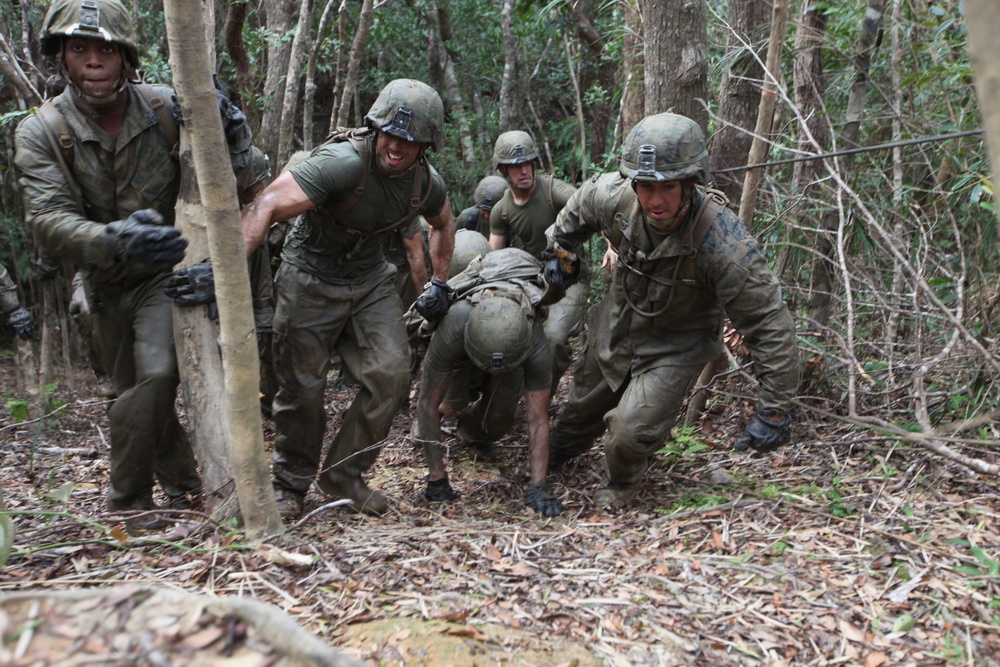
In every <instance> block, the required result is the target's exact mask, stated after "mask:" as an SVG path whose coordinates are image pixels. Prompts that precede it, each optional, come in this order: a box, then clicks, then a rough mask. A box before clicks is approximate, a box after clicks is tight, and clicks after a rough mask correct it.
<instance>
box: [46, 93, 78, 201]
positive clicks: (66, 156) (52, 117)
mask: <svg viewBox="0 0 1000 667" xmlns="http://www.w3.org/2000/svg"><path fill="white" fill-rule="evenodd" d="M36 115H37V116H38V120H39V122H40V123H41V125H42V131H44V132H45V137H46V138H47V139H48V140H49V144H50V145H51V146H52V152H53V153H54V154H55V156H56V161H57V162H58V163H59V168H60V169H61V170H62V173H63V176H65V177H66V184H67V185H68V186H69V190H70V192H71V193H72V195H73V199H74V200H75V201H76V205H77V207H79V209H80V213H81V214H84V213H86V211H87V209H86V207H85V206H84V205H83V193H82V192H81V191H80V184H79V183H77V182H76V178H74V177H73V172H72V171H71V170H70V165H71V164H73V135H71V134H70V133H69V126H68V125H67V124H66V119H65V118H63V115H62V113H61V112H60V111H59V109H57V108H56V105H55V104H54V103H53V102H52V100H46V101H45V102H43V103H42V106H40V107H38V110H37V111H36Z"/></svg>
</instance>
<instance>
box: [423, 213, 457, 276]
mask: <svg viewBox="0 0 1000 667" xmlns="http://www.w3.org/2000/svg"><path fill="white" fill-rule="evenodd" d="M425 217H426V218H427V224H429V225H430V226H431V233H430V237H429V238H428V242H427V245H428V246H429V247H430V249H431V269H432V271H433V273H434V275H433V276H432V277H433V278H437V279H438V280H444V281H447V280H448V266H449V265H450V264H451V255H452V253H454V252H455V215H454V214H453V213H452V212H451V201H450V200H449V199H448V198H447V197H446V198H445V200H444V207H443V208H442V209H441V212H440V213H438V214H437V215H434V216H429V217H428V216H425Z"/></svg>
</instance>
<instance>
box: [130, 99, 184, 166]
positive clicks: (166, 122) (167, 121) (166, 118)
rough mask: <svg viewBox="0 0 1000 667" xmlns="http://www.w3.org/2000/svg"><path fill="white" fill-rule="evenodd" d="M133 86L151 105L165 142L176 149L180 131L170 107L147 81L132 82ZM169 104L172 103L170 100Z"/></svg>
mask: <svg viewBox="0 0 1000 667" xmlns="http://www.w3.org/2000/svg"><path fill="white" fill-rule="evenodd" d="M133 88H134V89H135V91H136V92H137V93H139V95H141V96H142V99H144V100H145V101H146V104H148V105H149V106H150V107H152V109H153V111H155V112H156V117H157V118H158V119H159V121H160V130H161V131H162V132H163V134H164V136H165V137H166V138H167V142H168V143H169V144H170V145H171V146H172V147H173V150H174V151H176V150H177V142H178V141H179V140H180V133H181V131H180V128H179V127H178V126H177V121H175V120H174V116H173V114H172V113H171V109H170V108H168V107H167V105H166V103H165V102H164V101H163V98H162V97H161V96H160V95H159V94H158V93H157V92H156V90H155V89H154V88H153V87H152V86H151V85H149V84H148V83H137V84H133ZM171 104H173V101H172V100H171Z"/></svg>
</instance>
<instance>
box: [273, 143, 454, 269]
mask: <svg viewBox="0 0 1000 667" xmlns="http://www.w3.org/2000/svg"><path fill="white" fill-rule="evenodd" d="M373 148H374V147H373ZM368 167H369V173H368V182H367V183H366V184H365V192H364V194H363V195H362V196H361V198H360V199H358V201H357V202H356V203H355V204H354V206H352V207H351V208H350V209H349V210H347V211H344V212H342V213H338V214H334V213H333V212H331V211H330V210H328V209H325V208H324V206H326V205H332V204H335V203H336V202H339V201H343V200H344V199H346V198H347V197H348V196H350V194H351V192H352V191H353V190H354V188H355V187H356V186H357V184H358V182H359V181H360V179H361V169H362V159H361V156H360V155H359V154H358V152H357V151H356V150H355V149H354V147H353V146H352V145H351V144H350V142H347V141H344V142H339V143H333V144H327V145H326V146H323V147H321V148H320V149H318V150H317V151H316V152H315V153H314V154H313V155H311V156H310V157H309V158H307V159H306V160H304V161H303V162H300V163H299V164H297V165H295V166H294V167H293V168H292V169H291V174H292V177H293V178H294V179H295V182H296V183H298V185H299V187H300V188H302V191H303V192H304V193H305V194H306V196H307V197H309V200H310V201H311V202H313V203H314V204H315V205H316V206H317V207H318V208H315V209H313V210H311V211H309V212H307V213H306V214H305V215H303V216H302V217H301V218H299V220H298V221H297V222H296V224H295V227H294V228H293V229H292V231H291V232H289V234H288V239H287V240H286V241H285V246H284V248H283V249H282V253H281V255H282V259H283V260H284V261H287V262H289V263H291V264H293V265H294V266H297V267H299V268H300V269H302V270H303V271H306V272H307V273H310V274H312V275H315V276H316V277H317V278H319V279H320V280H323V281H324V282H328V283H330V284H333V285H345V284H352V283H357V282H361V281H363V280H366V279H367V278H369V277H371V276H372V275H375V274H377V273H379V272H381V271H385V270H386V268H387V267H386V263H385V256H384V251H383V249H384V246H385V244H386V243H387V242H388V241H389V240H390V239H391V237H392V235H393V234H395V233H397V232H401V233H403V234H404V235H405V236H412V235H413V234H414V233H416V231H417V230H418V229H419V226H418V225H419V222H418V218H417V217H414V218H413V220H411V221H410V222H409V223H408V224H404V225H402V226H400V227H396V228H395V229H391V230H386V231H383V232H379V233H376V232H378V230H380V229H383V228H385V227H386V226H388V225H391V224H392V223H394V222H397V221H399V220H400V219H401V218H403V217H404V216H405V215H406V214H407V212H408V211H409V209H410V194H411V192H412V190H413V178H414V177H415V176H419V177H421V178H423V174H424V173H425V171H424V169H423V167H422V166H420V165H419V164H417V165H415V167H414V168H413V169H412V170H410V171H408V172H407V173H405V174H403V175H401V176H399V177H395V178H389V177H388V176H385V175H384V174H382V172H380V171H379V170H378V167H377V165H376V157H375V152H374V150H372V153H371V157H370V159H369V165H368ZM429 170H430V184H429V186H428V184H427V183H424V185H423V186H422V193H426V192H427V188H428V187H430V193H429V195H428V196H427V199H426V201H424V204H423V206H421V207H420V209H419V210H418V211H417V213H419V214H420V215H423V216H425V217H434V216H437V215H439V214H440V213H441V211H442V210H443V209H444V205H445V202H446V201H447V196H448V195H447V189H446V187H445V183H444V179H443V178H441V175H440V174H438V173H437V171H436V170H435V169H434V168H433V167H430V168H429ZM421 196H422V195H421Z"/></svg>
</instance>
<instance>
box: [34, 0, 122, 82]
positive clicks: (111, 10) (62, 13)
mask: <svg viewBox="0 0 1000 667" xmlns="http://www.w3.org/2000/svg"><path fill="white" fill-rule="evenodd" d="M66 37H88V38H90V39H103V40H104V41H106V42H113V43H115V44H118V45H119V46H120V47H121V50H122V54H123V57H124V59H125V63H126V65H127V66H128V67H130V68H132V69H135V68H136V67H138V66H139V49H138V47H137V46H136V42H135V28H134V27H133V25H132V17H131V15H129V13H128V10H127V9H125V6H124V5H123V4H122V3H121V2H119V0H55V2H53V3H52V4H51V5H50V6H49V11H48V12H47V13H46V14H45V21H44V22H43V23H42V35H41V37H40V41H41V47H42V55H45V56H55V55H58V54H59V49H60V48H61V47H62V41H63V39H64V38H66Z"/></svg>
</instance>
